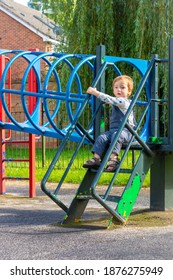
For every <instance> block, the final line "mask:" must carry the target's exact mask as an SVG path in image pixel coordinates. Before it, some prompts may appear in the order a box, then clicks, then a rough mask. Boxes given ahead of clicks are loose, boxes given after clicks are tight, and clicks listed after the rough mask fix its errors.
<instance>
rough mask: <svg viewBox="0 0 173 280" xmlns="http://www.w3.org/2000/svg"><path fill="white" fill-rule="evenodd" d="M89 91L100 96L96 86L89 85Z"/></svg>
mask: <svg viewBox="0 0 173 280" xmlns="http://www.w3.org/2000/svg"><path fill="white" fill-rule="evenodd" d="M87 93H89V94H92V95H95V96H98V95H99V92H98V91H97V89H96V88H93V87H89V88H88V89H87Z"/></svg>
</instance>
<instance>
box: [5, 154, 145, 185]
mask: <svg viewBox="0 0 173 280" xmlns="http://www.w3.org/2000/svg"><path fill="white" fill-rule="evenodd" d="M56 151H57V150H56V149H49V150H46V153H45V160H44V162H43V156H42V150H41V149H37V150H36V159H35V160H36V162H35V163H36V181H37V182H40V181H41V180H42V178H43V176H44V175H45V173H46V171H47V169H48V167H49V165H50V163H51V161H52V159H53V157H54V155H55V153H56ZM73 153H74V151H73V150H71V149H67V150H65V151H63V153H62V155H61V157H60V158H59V160H58V162H57V163H56V166H55V168H54V170H53V171H52V173H51V175H50V177H49V180H48V181H49V182H59V181H60V179H61V177H62V175H63V173H64V171H65V170H66V167H67V166H68V163H69V160H70V159H71V157H72V155H73ZM138 154H139V152H138V151H137V152H136V157H138ZM6 157H7V158H11V159H17V158H18V159H19V158H20V159H28V150H26V149H20V150H19V149H7V151H6ZM89 157H91V154H90V151H88V149H81V151H79V153H78V155H77V157H76V159H75V161H74V163H73V165H72V167H71V169H70V171H69V173H68V175H67V177H66V178H65V181H64V182H65V183H71V184H74V183H75V184H76V183H77V184H78V183H80V182H81V181H82V179H83V177H84V175H85V173H86V169H84V168H83V167H82V165H83V163H84V162H85V161H86V160H87V159H88V158H89ZM127 167H128V168H131V167H132V153H131V151H130V152H129V155H128V158H127V161H125V162H124V163H123V168H127ZM28 174H29V164H28V162H13V161H12V160H11V161H9V162H7V163H6V175H7V176H10V177H15V178H20V177H22V178H23V177H24V178H27V177H28V176H29V175H28ZM111 177H112V174H109V173H104V174H103V175H102V176H101V178H100V180H99V184H109V182H110V179H111ZM128 178H129V175H128V174H122V173H121V174H119V175H118V176H117V178H116V180H115V185H120V186H121V185H125V184H126V183H127V180H128ZM149 185H150V176H149V174H147V176H146V179H145V181H144V184H143V186H149Z"/></svg>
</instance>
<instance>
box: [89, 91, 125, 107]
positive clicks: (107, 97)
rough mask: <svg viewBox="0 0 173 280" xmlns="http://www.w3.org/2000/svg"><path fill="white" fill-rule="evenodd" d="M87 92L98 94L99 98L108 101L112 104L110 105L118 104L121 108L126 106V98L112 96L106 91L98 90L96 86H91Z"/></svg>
mask: <svg viewBox="0 0 173 280" xmlns="http://www.w3.org/2000/svg"><path fill="white" fill-rule="evenodd" d="M87 93H89V94H92V95H94V96H96V97H97V98H99V99H100V100H101V101H103V102H104V103H107V104H110V105H116V106H118V107H120V108H124V106H125V101H124V98H117V97H113V96H110V95H108V94H106V93H103V92H100V91H98V90H97V89H96V88H93V87H89V88H88V89H87Z"/></svg>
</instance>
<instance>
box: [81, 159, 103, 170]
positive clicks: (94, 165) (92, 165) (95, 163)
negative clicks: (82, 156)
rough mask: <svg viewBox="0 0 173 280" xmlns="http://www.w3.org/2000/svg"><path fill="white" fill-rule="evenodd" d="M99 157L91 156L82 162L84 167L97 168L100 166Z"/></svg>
mask: <svg viewBox="0 0 173 280" xmlns="http://www.w3.org/2000/svg"><path fill="white" fill-rule="evenodd" d="M100 163H101V159H99V158H95V157H94V158H92V159H89V160H87V162H86V163H84V164H83V167H84V168H98V167H99V166H100Z"/></svg>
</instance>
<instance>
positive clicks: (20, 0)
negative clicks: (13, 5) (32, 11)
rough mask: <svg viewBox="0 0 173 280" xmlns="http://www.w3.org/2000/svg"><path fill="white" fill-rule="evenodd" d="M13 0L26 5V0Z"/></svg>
mask: <svg viewBox="0 0 173 280" xmlns="http://www.w3.org/2000/svg"><path fill="white" fill-rule="evenodd" d="M14 2H17V3H19V4H22V5H24V6H27V2H28V0H14Z"/></svg>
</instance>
